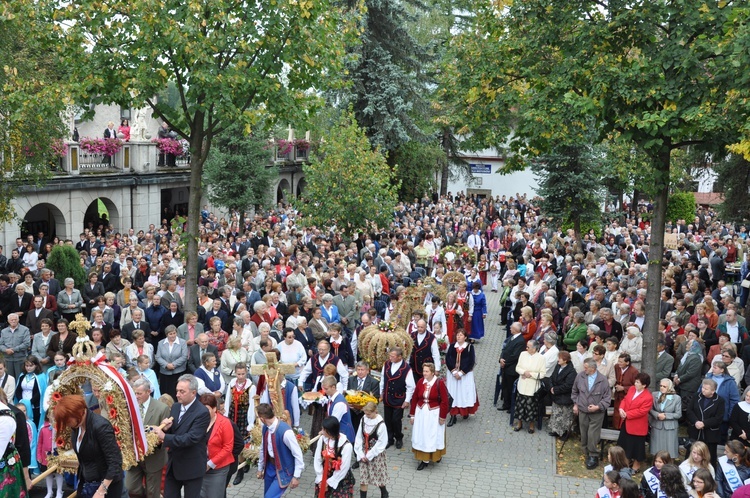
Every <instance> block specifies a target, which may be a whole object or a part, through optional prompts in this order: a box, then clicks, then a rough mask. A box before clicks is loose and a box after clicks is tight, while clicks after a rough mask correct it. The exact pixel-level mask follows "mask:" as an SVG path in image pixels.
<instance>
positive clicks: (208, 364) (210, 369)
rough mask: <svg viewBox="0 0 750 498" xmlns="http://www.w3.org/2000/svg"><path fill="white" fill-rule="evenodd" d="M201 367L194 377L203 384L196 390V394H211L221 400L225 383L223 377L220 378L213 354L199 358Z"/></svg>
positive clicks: (216, 361)
mask: <svg viewBox="0 0 750 498" xmlns="http://www.w3.org/2000/svg"><path fill="white" fill-rule="evenodd" d="M201 361H202V363H203V364H202V365H201V367H200V368H199V369H197V370H196V371H195V374H194V375H195V377H196V378H197V379H198V380H200V381H201V382H203V385H202V386H200V382H199V388H198V394H204V393H211V394H213V395H214V396H216V398H217V399H219V398H221V396H222V395H223V394H224V392H225V390H226V383H225V382H224V377H222V376H221V372H219V369H218V368H216V364H217V363H218V360H217V359H216V355H215V354H213V353H206V354H204V355H203V357H202V358H201Z"/></svg>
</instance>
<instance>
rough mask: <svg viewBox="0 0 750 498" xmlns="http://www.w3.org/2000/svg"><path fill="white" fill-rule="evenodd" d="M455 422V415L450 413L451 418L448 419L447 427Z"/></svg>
mask: <svg viewBox="0 0 750 498" xmlns="http://www.w3.org/2000/svg"><path fill="white" fill-rule="evenodd" d="M455 424H456V416H455V415H451V419H450V420H449V421H448V427H453V426H454V425H455Z"/></svg>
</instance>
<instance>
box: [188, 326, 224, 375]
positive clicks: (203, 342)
mask: <svg viewBox="0 0 750 498" xmlns="http://www.w3.org/2000/svg"><path fill="white" fill-rule="evenodd" d="M206 353H213V354H215V355H216V357H217V358H218V357H219V351H218V349H217V348H216V346H214V345H213V344H209V343H208V336H207V335H206V334H198V337H196V338H195V344H193V345H192V346H190V357H189V358H188V365H187V366H188V371H190V373H193V372H195V371H196V370H198V369H199V368H200V367H201V366H202V365H203V355H204V354H206Z"/></svg>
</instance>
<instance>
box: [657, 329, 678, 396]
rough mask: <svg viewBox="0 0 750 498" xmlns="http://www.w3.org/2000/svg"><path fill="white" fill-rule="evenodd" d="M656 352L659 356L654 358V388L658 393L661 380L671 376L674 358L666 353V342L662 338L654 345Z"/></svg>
mask: <svg viewBox="0 0 750 498" xmlns="http://www.w3.org/2000/svg"><path fill="white" fill-rule="evenodd" d="M656 351H657V352H658V354H659V356H657V357H656V376H655V378H656V382H654V384H655V386H654V388H655V390H657V391H658V390H659V382H660V381H661V379H668V378H669V377H670V376H671V374H672V368H674V358H673V357H672V355H670V354H669V352H667V341H666V340H665V339H664V338H661V339H659V341H658V342H657V343H656Z"/></svg>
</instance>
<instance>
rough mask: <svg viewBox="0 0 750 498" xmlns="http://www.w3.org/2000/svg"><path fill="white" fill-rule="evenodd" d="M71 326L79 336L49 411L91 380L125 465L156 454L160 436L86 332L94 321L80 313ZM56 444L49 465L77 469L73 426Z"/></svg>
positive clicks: (126, 467) (59, 379)
mask: <svg viewBox="0 0 750 498" xmlns="http://www.w3.org/2000/svg"><path fill="white" fill-rule="evenodd" d="M69 328H70V329H71V330H74V331H75V332H76V335H77V336H78V337H77V338H76V343H75V345H74V346H73V357H72V358H71V359H70V360H69V361H68V368H67V369H66V370H64V371H63V373H62V374H61V375H60V376H59V377H58V378H57V379H55V381H54V382H53V383H52V387H53V389H54V390H53V392H52V397H51V400H50V410H54V408H55V405H56V404H57V402H58V401H60V400H61V399H62V398H63V396H69V395H83V390H82V388H81V387H82V385H83V384H84V383H86V382H89V383H90V384H91V388H92V390H93V391H94V393H96V396H97V398H98V399H99V405H100V407H101V414H102V416H103V417H105V418H106V419H108V420H109V421H110V422H111V423H112V427H113V428H114V431H115V437H116V438H117V445H118V446H119V447H120V449H121V450H122V468H123V470H126V469H129V468H130V467H133V466H134V465H136V464H137V463H138V462H140V461H141V460H143V459H144V458H145V457H146V456H147V455H149V454H151V453H153V451H154V449H155V448H156V446H157V445H158V444H159V440H158V437H157V436H156V434H155V433H151V432H149V433H148V434H147V433H146V431H145V430H144V426H143V420H142V419H141V413H140V411H139V410H138V402H137V401H136V399H135V393H134V392H133V389H132V387H130V384H128V382H127V380H126V379H125V378H123V376H122V375H121V374H120V373H119V372H118V370H117V369H116V368H115V367H114V366H112V365H110V364H109V362H108V361H107V357H106V356H105V354H104V352H99V353H97V352H96V345H95V344H94V343H93V342H91V339H90V338H89V336H88V334H87V332H88V330H89V329H90V328H91V323H89V321H88V320H87V319H86V317H85V316H84V315H83V314H82V313H78V314H77V315H76V319H75V320H74V321H72V322H70V324H69ZM55 443H56V447H57V448H56V449H57V451H56V452H53V455H50V457H49V464H48V467H50V468H52V467H53V466H57V472H60V473H62V472H65V471H69V472H75V471H76V469H77V468H78V461H77V459H76V457H75V454H74V453H73V452H72V451H71V449H72V441H71V431H70V429H65V430H63V431H61V432H59V433H58V434H57V440H56V441H55Z"/></svg>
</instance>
